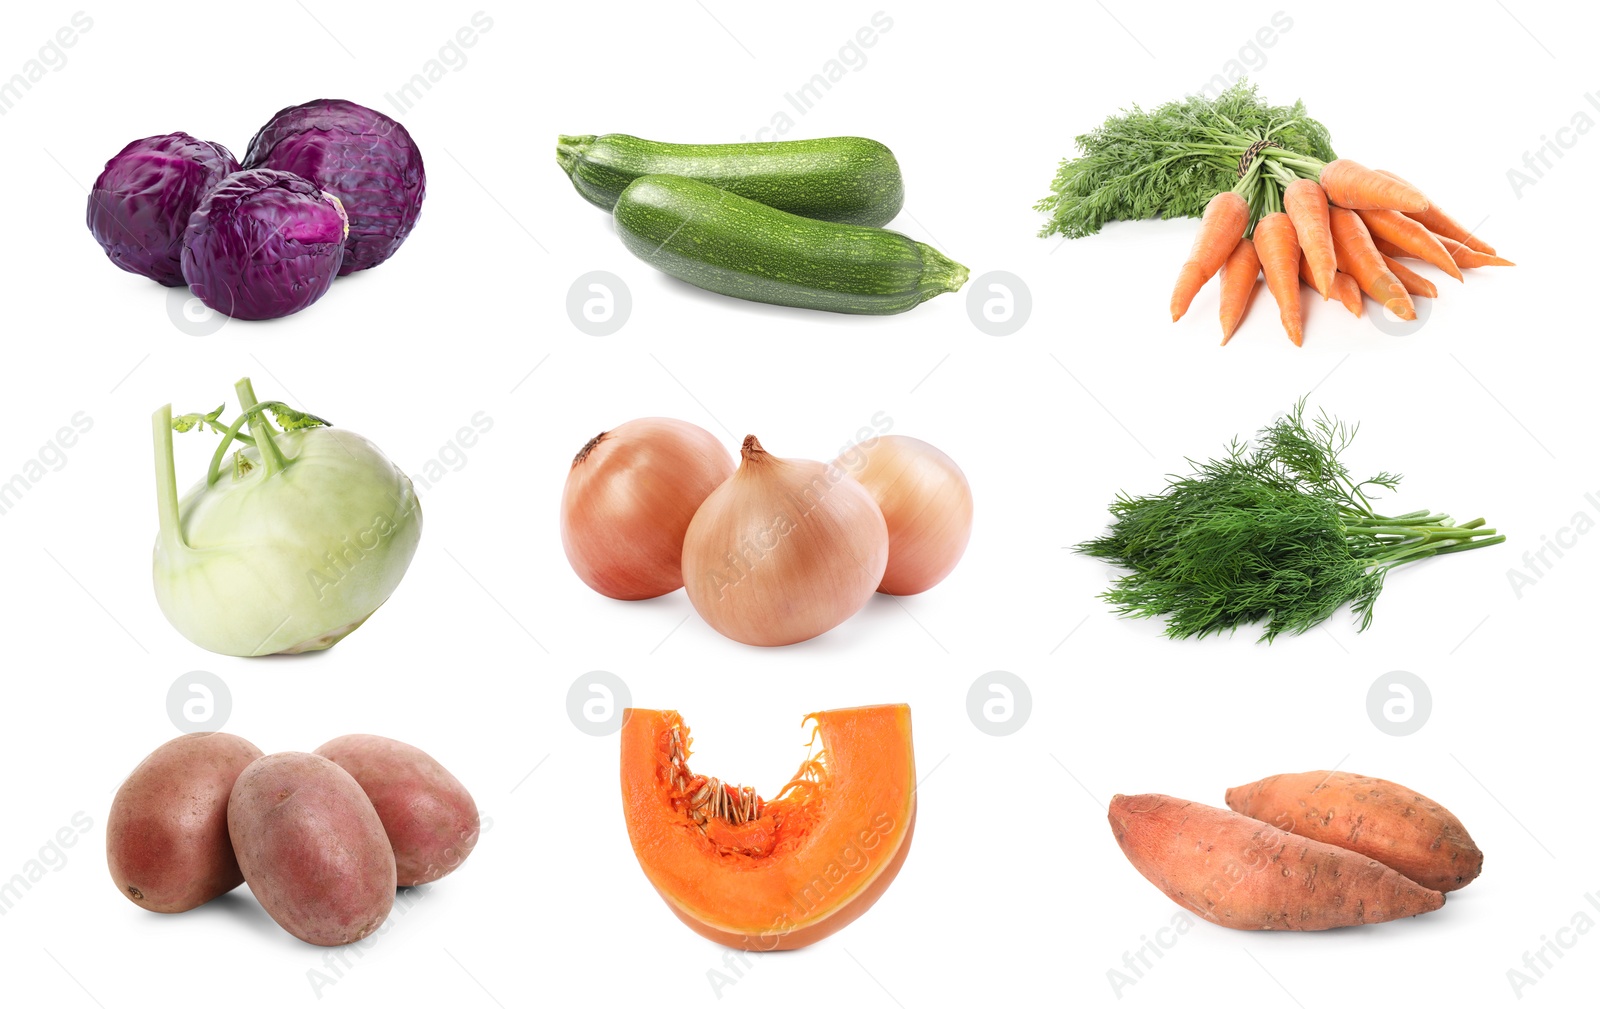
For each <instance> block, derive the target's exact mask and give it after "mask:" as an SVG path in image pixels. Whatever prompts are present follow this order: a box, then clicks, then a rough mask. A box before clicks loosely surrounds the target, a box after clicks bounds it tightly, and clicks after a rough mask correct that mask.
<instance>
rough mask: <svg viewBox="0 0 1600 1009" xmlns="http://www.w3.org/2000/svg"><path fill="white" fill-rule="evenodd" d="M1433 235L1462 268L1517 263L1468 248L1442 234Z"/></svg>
mask: <svg viewBox="0 0 1600 1009" xmlns="http://www.w3.org/2000/svg"><path fill="white" fill-rule="evenodd" d="M1434 237H1436V238H1438V239H1439V244H1440V245H1442V246H1444V249H1445V251H1446V252H1448V253H1450V258H1451V259H1453V260H1455V261H1456V265H1457V266H1459V267H1461V268H1462V269H1463V270H1474V269H1477V268H1478V267H1480V266H1516V265H1517V264H1516V263H1513V262H1512V261H1511V260H1509V259H1501V258H1500V257H1499V256H1491V255H1487V254H1485V253H1482V252H1479V251H1478V250H1477V249H1469V248H1467V247H1466V246H1465V245H1462V244H1461V243H1460V242H1458V241H1456V240H1455V239H1453V238H1446V237H1444V236H1443V235H1436V236H1434Z"/></svg>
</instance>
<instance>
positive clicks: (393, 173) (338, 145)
mask: <svg viewBox="0 0 1600 1009" xmlns="http://www.w3.org/2000/svg"><path fill="white" fill-rule="evenodd" d="M244 165H245V167H246V168H275V169H277V170H279V171H284V172H293V173H295V174H296V175H299V176H302V177H304V178H307V179H310V180H311V181H312V182H315V183H316V184H317V185H319V186H321V187H322V188H323V189H324V190H326V191H327V192H330V193H332V194H333V195H334V196H337V197H338V198H339V200H340V201H341V202H342V203H343V204H344V209H345V212H346V213H347V214H349V215H350V237H349V238H348V239H347V240H346V241H345V253H344V265H343V266H342V267H340V268H339V274H340V276H343V275H344V274H347V273H354V272H355V271H357V270H366V269H370V268H371V267H374V266H377V265H378V264H379V263H381V262H383V261H384V260H385V259H388V258H389V257H390V256H392V255H394V253H395V250H396V249H398V248H400V243H401V242H404V241H405V240H406V236H407V235H409V234H411V228H412V226H413V225H415V224H416V223H417V215H418V214H419V213H420V212H421V210H422V196H423V193H424V191H425V190H426V188H427V185H426V178H425V176H424V173H423V170H422V154H421V153H420V152H419V151H418V150H417V145H416V144H414V143H412V142H411V134H409V133H407V132H406V128H405V127H404V126H401V125H400V124H399V123H397V122H395V121H394V120H393V119H390V118H389V117H388V116H386V115H384V114H383V113H381V112H374V111H373V110H372V109H369V108H365V107H363V106H360V105H357V104H356V103H354V102H347V101H344V100H343V99H329V98H324V99H318V100H317V101H314V102H307V103H306V104H304V105H296V106H294V107H292V108H287V109H284V110H283V111H282V112H279V113H278V114H277V115H275V116H273V117H272V120H271V121H270V122H269V123H267V125H265V126H263V127H261V129H260V130H259V131H257V133H256V135H255V137H254V138H253V139H252V140H251V141H250V148H249V150H247V151H246V152H245V157H244Z"/></svg>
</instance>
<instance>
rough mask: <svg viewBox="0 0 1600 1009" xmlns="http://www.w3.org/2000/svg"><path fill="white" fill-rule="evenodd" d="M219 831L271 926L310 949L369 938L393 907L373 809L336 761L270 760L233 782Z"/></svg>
mask: <svg viewBox="0 0 1600 1009" xmlns="http://www.w3.org/2000/svg"><path fill="white" fill-rule="evenodd" d="M228 833H229V835H230V836H232V838H233V850H234V852H235V853H237V854H238V856H239V868H240V869H242V870H244V879H245V882H247V883H249V884H250V890H251V892H252V893H254V894H255V895H256V899H257V900H259V901H260V902H261V906H262V907H264V908H266V909H267V913H268V914H270V915H272V918H273V920H274V921H276V922H277V923H278V924H279V925H282V926H283V927H284V928H285V929H287V930H288V931H289V933H290V934H291V935H294V936H295V937H297V938H299V939H303V940H305V941H306V942H309V943H312V944H314V945H317V946H343V945H344V944H346V943H351V942H355V941H356V940H357V939H361V938H364V937H366V936H368V935H371V934H372V933H373V932H374V931H375V930H376V929H377V927H378V926H379V925H381V924H383V921H384V919H385V918H387V917H389V910H390V908H392V907H393V906H394V888H395V882H394V878H395V877H394V855H393V853H392V852H390V850H389V839H388V838H387V837H385V836H384V834H383V823H382V822H381V821H380V820H379V819H378V813H377V810H375V809H373V808H372V802H371V800H369V799H368V798H367V796H366V793H364V792H362V791H361V786H360V785H358V784H356V779H354V778H352V777H350V775H349V773H348V772H346V771H345V770H344V769H343V768H342V767H340V766H339V765H338V764H335V763H334V762H333V761H331V760H329V759H327V758H326V757H319V756H317V755H316V754H314V753H274V754H272V755H271V756H266V757H262V758H260V759H259V760H257V761H256V762H255V763H253V764H251V765H250V766H249V767H247V768H245V769H244V773H242V774H240V775H239V780H238V781H237V782H235V783H234V786H233V795H232V797H231V798H230V799H229V800H228Z"/></svg>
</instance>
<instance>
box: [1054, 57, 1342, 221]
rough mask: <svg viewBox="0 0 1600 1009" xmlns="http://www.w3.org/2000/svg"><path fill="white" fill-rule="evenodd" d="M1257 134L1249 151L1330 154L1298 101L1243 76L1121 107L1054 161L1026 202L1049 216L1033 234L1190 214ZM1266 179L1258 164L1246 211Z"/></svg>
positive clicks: (1224, 179) (1231, 172) (1218, 187)
mask: <svg viewBox="0 0 1600 1009" xmlns="http://www.w3.org/2000/svg"><path fill="white" fill-rule="evenodd" d="M1258 141H1269V142H1270V143H1271V145H1272V146H1270V147H1268V148H1266V149H1265V150H1264V151H1262V152H1260V154H1259V155H1258V159H1257V160H1260V158H1266V159H1272V158H1275V157H1276V158H1283V157H1287V158H1295V157H1310V158H1313V159H1316V160H1318V161H1332V160H1334V159H1335V158H1336V157H1337V155H1336V154H1334V152H1333V147H1332V144H1331V142H1330V141H1329V138H1328V131H1327V129H1326V128H1325V127H1324V126H1323V125H1322V124H1321V123H1319V122H1317V121H1316V120H1315V119H1312V118H1310V117H1309V116H1307V115H1306V110H1305V106H1304V105H1303V104H1302V103H1300V102H1298V101H1297V102H1295V103H1294V104H1293V105H1288V106H1273V105H1268V104H1267V103H1266V102H1265V101H1264V100H1262V98H1261V97H1260V96H1259V95H1257V94H1256V88H1255V86H1254V85H1252V84H1248V83H1246V82H1245V81H1243V80H1241V81H1239V82H1238V83H1237V84H1235V85H1233V86H1232V87H1230V88H1228V89H1227V90H1226V91H1224V92H1222V93H1221V94H1220V95H1218V96H1217V97H1215V98H1207V97H1205V96H1203V95H1190V96H1188V97H1186V98H1184V99H1182V100H1181V101H1175V102H1168V103H1166V104H1165V105H1161V106H1158V107H1157V108H1155V109H1151V110H1148V111H1147V110H1145V109H1142V108H1140V107H1139V106H1137V105H1135V106H1134V107H1133V108H1132V109H1125V110H1123V111H1122V112H1120V113H1118V114H1117V115H1114V116H1112V117H1110V118H1109V119H1107V120H1106V121H1105V122H1103V123H1101V124H1100V125H1099V126H1098V127H1096V128H1095V129H1094V130H1093V131H1091V132H1089V133H1085V134H1084V135H1083V136H1080V137H1078V138H1077V146H1078V151H1079V156H1078V157H1076V158H1068V159H1066V160H1064V161H1062V162H1061V167H1060V168H1059V169H1058V170H1057V171H1056V177H1055V181H1054V182H1052V183H1051V184H1050V195H1049V196H1046V197H1045V198H1044V199H1042V200H1040V201H1039V202H1038V203H1037V204H1035V205H1034V209H1035V210H1039V211H1042V212H1044V213H1047V214H1049V215H1050V219H1049V221H1048V222H1047V223H1046V224H1045V226H1044V228H1043V229H1042V230H1040V232H1039V235H1040V237H1041V238H1043V237H1048V236H1050V235H1054V234H1061V235H1065V236H1066V237H1068V238H1082V237H1084V236H1085V235H1092V234H1094V233H1095V232H1097V231H1099V230H1100V229H1101V228H1102V227H1103V226H1104V225H1105V224H1106V222H1107V221H1137V220H1144V219H1146V218H1150V217H1199V216H1200V214H1201V211H1203V210H1205V206H1206V202H1207V201H1208V200H1210V199H1211V197H1213V196H1215V195H1216V194H1217V193H1221V192H1226V191H1227V190H1230V189H1235V188H1237V187H1238V186H1239V183H1240V173H1239V159H1240V157H1242V156H1243V155H1244V154H1245V153H1246V152H1247V151H1249V150H1250V149H1251V147H1252V146H1253V145H1254V144H1256V143H1257V142H1258ZM1276 185H1277V183H1275V182H1274V181H1273V180H1272V178H1271V173H1262V175H1261V176H1260V178H1259V179H1256V180H1252V183H1251V184H1249V185H1247V187H1246V188H1247V189H1248V191H1247V192H1244V193H1241V195H1243V196H1245V198H1246V200H1247V201H1248V202H1249V203H1250V205H1251V209H1252V211H1253V212H1254V214H1253V216H1258V215H1259V213H1260V211H1261V209H1262V208H1263V207H1265V206H1267V205H1269V204H1270V201H1271V198H1272V196H1273V193H1272V192H1271V190H1272V189H1273V188H1274V187H1275V186H1276ZM1279 195H1280V196H1281V193H1280V194H1279Z"/></svg>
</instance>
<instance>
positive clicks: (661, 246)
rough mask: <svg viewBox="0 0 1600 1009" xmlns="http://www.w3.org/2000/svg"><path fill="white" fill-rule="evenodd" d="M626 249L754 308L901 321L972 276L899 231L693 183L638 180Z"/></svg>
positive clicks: (621, 207) (626, 220)
mask: <svg viewBox="0 0 1600 1009" xmlns="http://www.w3.org/2000/svg"><path fill="white" fill-rule="evenodd" d="M612 218H613V219H614V220H615V221H616V225H617V234H618V235H620V236H621V237H622V244H624V245H626V246H627V247H628V251H629V252H632V253H633V254H634V255H635V256H638V257H639V258H640V259H642V260H644V261H645V262H647V263H649V264H650V265H651V266H653V267H655V268H656V269H658V270H660V271H661V272H662V273H665V274H668V275H670V276H673V277H677V278H678V279H679V280H682V281H685V282H687V283H690V284H693V285H694V286H696V287H701V288H704V289H706V290H707V291H715V292H717V293H718V294H726V295H729V296H731V297H734V298H743V299H745V300H746V301H761V302H766V303H767V304H769V305H790V306H793V307H795V308H815V309H820V310H822V311H827V312H848V313H851V314H854V315H893V314H894V313H896V312H905V311H909V310H910V309H913V308H915V307H917V306H918V305H920V304H922V303H923V302H924V301H927V300H928V299H929V298H932V297H936V296H938V295H940V294H944V293H945V292H947V291H958V290H960V289H961V285H962V284H965V283H966V282H967V268H966V267H965V266H962V265H961V264H960V263H957V262H955V261H954V260H951V259H948V258H946V257H945V256H943V255H941V254H940V253H939V251H938V250H936V249H934V248H933V247H932V246H931V245H924V244H923V243H921V242H917V241H913V240H912V239H910V238H907V237H906V236H905V235H902V234H900V233H898V232H894V231H886V230H883V229H881V228H864V227H861V226H859V225H855V224H835V223H832V222H830V221H814V220H812V219H810V218H808V217H800V216H798V215H796V214H788V213H784V212H783V211H781V210H778V209H776V208H774V207H769V206H767V205H766V204H764V203H757V202H756V201H755V200H747V199H745V198H744V197H743V196H739V195H737V194H735V193H731V192H729V191H728V190H725V189H718V188H717V187H716V186H712V185H708V184H706V183H704V182H697V181H695V180H694V179H685V178H681V177H679V176H676V175H646V176H643V177H641V178H638V179H635V180H634V181H633V182H632V183H630V184H629V185H628V188H627V189H624V190H623V191H622V195H621V196H619V197H618V198H617V205H616V207H615V208H614V209H613V210H612Z"/></svg>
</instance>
